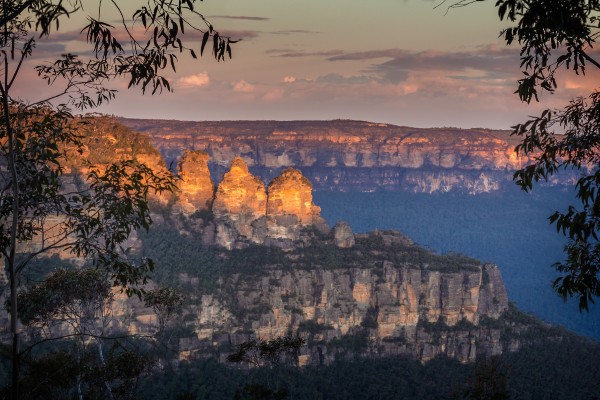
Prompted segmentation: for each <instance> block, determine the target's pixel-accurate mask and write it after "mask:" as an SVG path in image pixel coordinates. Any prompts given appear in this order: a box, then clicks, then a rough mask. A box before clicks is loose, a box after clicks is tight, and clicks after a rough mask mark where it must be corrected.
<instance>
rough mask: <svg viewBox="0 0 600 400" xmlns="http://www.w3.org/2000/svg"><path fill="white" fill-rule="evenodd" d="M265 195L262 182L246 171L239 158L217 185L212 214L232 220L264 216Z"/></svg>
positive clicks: (244, 163)
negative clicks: (244, 215)
mask: <svg viewBox="0 0 600 400" xmlns="http://www.w3.org/2000/svg"><path fill="white" fill-rule="evenodd" d="M266 207H267V194H266V192H265V185H264V183H262V181H261V180H260V179H259V178H258V177H256V176H254V175H252V174H251V173H250V172H249V171H248V165H247V164H246V162H245V161H244V160H243V159H241V158H240V157H236V158H235V159H234V160H233V162H232V163H231V168H230V170H229V172H227V173H225V175H224V176H223V180H222V181H221V183H220V184H219V187H218V189H217V193H216V195H215V201H214V203H213V213H214V214H215V216H217V217H219V216H223V215H229V216H230V217H232V219H236V218H235V216H236V215H239V214H252V215H253V216H254V217H255V218H260V217H262V216H264V215H265V213H266Z"/></svg>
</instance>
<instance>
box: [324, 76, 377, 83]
mask: <svg viewBox="0 0 600 400" xmlns="http://www.w3.org/2000/svg"><path fill="white" fill-rule="evenodd" d="M376 80H377V79H374V78H373V77H370V76H366V75H354V76H343V75H340V74H336V73H332V74H327V75H323V76H319V77H318V78H317V79H316V82H317V83H325V84H331V85H357V84H366V83H370V82H373V81H376Z"/></svg>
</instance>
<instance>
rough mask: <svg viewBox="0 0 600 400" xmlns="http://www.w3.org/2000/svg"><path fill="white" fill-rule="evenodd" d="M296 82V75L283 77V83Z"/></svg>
mask: <svg viewBox="0 0 600 400" xmlns="http://www.w3.org/2000/svg"><path fill="white" fill-rule="evenodd" d="M294 82H296V77H295V76H286V77H285V78H283V83H294Z"/></svg>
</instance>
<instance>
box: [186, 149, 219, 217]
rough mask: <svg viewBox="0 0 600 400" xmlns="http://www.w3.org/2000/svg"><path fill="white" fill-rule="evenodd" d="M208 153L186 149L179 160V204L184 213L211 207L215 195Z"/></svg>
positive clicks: (187, 213)
mask: <svg viewBox="0 0 600 400" xmlns="http://www.w3.org/2000/svg"><path fill="white" fill-rule="evenodd" d="M208 158H209V156H208V154H206V153H205V152H202V151H196V150H186V151H185V152H184V153H183V156H182V157H181V159H180V160H179V163H178V169H179V178H180V179H181V180H180V181H179V191H180V194H179V205H180V207H181V210H182V212H183V213H184V214H186V215H189V214H192V213H194V212H195V211H198V210H203V209H206V210H208V209H210V208H211V206H212V200H213V195H214V184H213V182H212V180H211V179H210V171H209V170H208Z"/></svg>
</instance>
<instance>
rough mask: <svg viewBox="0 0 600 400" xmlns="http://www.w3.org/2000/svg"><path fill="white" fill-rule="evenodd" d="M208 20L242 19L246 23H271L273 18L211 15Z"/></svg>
mask: <svg viewBox="0 0 600 400" xmlns="http://www.w3.org/2000/svg"><path fill="white" fill-rule="evenodd" d="M208 19H241V20H246V21H269V20H271V18H267V17H254V16H247V15H211V16H210V17H208Z"/></svg>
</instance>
